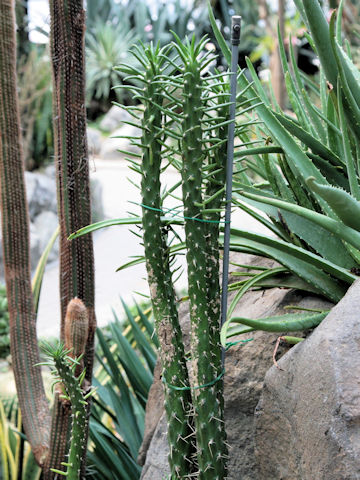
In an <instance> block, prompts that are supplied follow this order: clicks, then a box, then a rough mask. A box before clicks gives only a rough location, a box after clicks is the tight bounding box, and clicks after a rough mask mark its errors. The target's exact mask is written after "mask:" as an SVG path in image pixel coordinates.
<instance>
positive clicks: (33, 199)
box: [25, 172, 57, 221]
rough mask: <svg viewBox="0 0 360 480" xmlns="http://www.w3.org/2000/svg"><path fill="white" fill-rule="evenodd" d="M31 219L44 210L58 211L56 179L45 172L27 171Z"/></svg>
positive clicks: (26, 180)
mask: <svg viewBox="0 0 360 480" xmlns="http://www.w3.org/2000/svg"><path fill="white" fill-rule="evenodd" d="M25 183H26V192H27V198H28V204H29V213H30V220H31V221H34V220H35V217H36V216H37V215H39V214H40V213H41V212H43V211H44V210H47V211H51V212H54V213H56V212H57V200H56V185H55V180H54V179H53V178H51V177H49V176H47V175H44V174H43V173H38V172H25Z"/></svg>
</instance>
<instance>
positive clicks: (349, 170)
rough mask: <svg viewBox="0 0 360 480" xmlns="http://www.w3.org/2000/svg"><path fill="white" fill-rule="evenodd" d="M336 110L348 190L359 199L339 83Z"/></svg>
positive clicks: (359, 190) (359, 194)
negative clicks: (340, 131) (341, 134)
mask: <svg viewBox="0 0 360 480" xmlns="http://www.w3.org/2000/svg"><path fill="white" fill-rule="evenodd" d="M337 97H338V112H339V118H340V127H341V130H342V132H343V136H342V138H343V147H344V153H345V162H346V170H347V174H348V178H349V184H350V191H351V195H352V196H353V197H354V198H355V199H356V200H360V189H359V184H358V179H357V175H356V171H355V164H354V163H355V162H354V159H353V157H352V154H351V147H350V140H349V132H348V129H347V124H346V120H345V115H344V107H343V102H342V98H341V93H340V84H338V96H337Z"/></svg>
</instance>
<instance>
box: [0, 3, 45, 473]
mask: <svg viewBox="0 0 360 480" xmlns="http://www.w3.org/2000/svg"><path fill="white" fill-rule="evenodd" d="M0 99H1V100H0V182H1V217H2V232H3V242H2V243H3V250H4V268H5V281H6V289H7V297H8V305H9V314H10V337H11V354H12V361H13V367H14V375H15V381H16V388H17V392H18V397H19V403H20V408H21V413H22V417H23V423H24V429H25V432H26V435H27V438H28V440H29V442H30V444H31V447H32V449H33V452H34V455H35V458H36V460H37V462H38V463H39V464H40V465H42V464H43V463H44V460H45V458H46V456H47V453H48V448H49V425H50V416H49V407H48V404H47V401H46V397H45V392H44V388H43V383H42V379H41V371H40V369H39V368H37V367H35V364H36V363H38V362H39V352H38V346H37V338H36V324H35V314H34V308H33V299H32V291H31V279H30V260H29V245H30V242H29V215H28V209H27V202H26V194H25V181H24V159H23V153H22V148H21V133H20V119H19V106H18V100H17V85H16V42H15V15H14V2H13V1H12V0H2V1H1V2H0Z"/></svg>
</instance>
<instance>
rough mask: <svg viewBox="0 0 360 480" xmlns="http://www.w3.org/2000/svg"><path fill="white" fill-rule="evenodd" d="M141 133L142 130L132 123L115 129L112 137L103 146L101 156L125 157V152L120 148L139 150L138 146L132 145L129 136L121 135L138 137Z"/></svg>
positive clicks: (107, 157) (109, 157)
mask: <svg viewBox="0 0 360 480" xmlns="http://www.w3.org/2000/svg"><path fill="white" fill-rule="evenodd" d="M139 135H141V130H140V129H139V128H137V127H134V126H132V125H123V126H122V127H121V128H118V129H117V130H115V131H114V132H113V133H112V134H111V136H110V137H108V138H106V139H105V140H104V141H103V143H102V146H101V152H100V156H101V158H104V159H116V158H123V157H124V154H123V153H121V152H119V151H118V150H125V151H130V152H137V151H138V148H137V147H134V146H133V145H130V140H129V139H128V138H120V137H136V136H139Z"/></svg>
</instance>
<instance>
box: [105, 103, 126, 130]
mask: <svg viewBox="0 0 360 480" xmlns="http://www.w3.org/2000/svg"><path fill="white" fill-rule="evenodd" d="M130 119H132V117H131V115H130V114H129V113H127V111H126V110H124V109H123V108H121V107H118V106H117V105H113V106H112V107H111V108H110V110H109V111H108V112H107V113H106V115H105V116H104V118H103V119H102V120H101V122H100V128H101V129H102V130H105V131H107V132H113V131H114V130H115V129H116V128H118V127H119V126H120V125H121V123H122V122H123V121H125V120H130Z"/></svg>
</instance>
